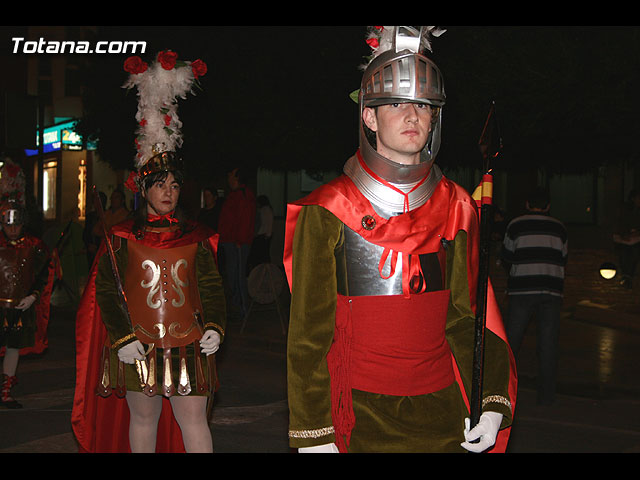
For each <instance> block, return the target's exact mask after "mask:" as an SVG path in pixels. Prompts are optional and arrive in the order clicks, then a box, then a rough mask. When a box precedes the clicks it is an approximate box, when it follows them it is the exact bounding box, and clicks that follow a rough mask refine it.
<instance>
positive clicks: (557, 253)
mask: <svg viewBox="0 0 640 480" xmlns="http://www.w3.org/2000/svg"><path fill="white" fill-rule="evenodd" d="M527 198H528V199H527V201H526V208H527V213H526V214H525V215H521V216H519V217H517V218H514V219H513V220H512V221H511V222H509V224H508V225H507V230H506V233H505V237H504V241H503V245H502V252H501V261H502V265H503V267H504V268H505V269H506V270H507V272H508V274H509V278H508V281H507V293H508V295H509V307H508V313H507V318H506V330H507V338H508V339H509V343H510V345H511V348H512V350H513V353H514V355H515V356H516V364H517V361H518V352H519V350H520V346H521V344H522V340H523V338H524V335H525V333H526V330H527V327H528V326H529V323H530V322H531V320H532V319H533V318H534V317H535V319H536V323H537V343H538V348H537V352H538V388H537V392H538V393H537V402H538V404H540V405H551V404H553V402H554V400H555V392H556V371H557V363H558V329H559V326H560V314H561V311H562V298H563V290H564V269H565V266H566V264H567V255H568V236H567V231H566V228H565V226H564V225H563V224H562V222H561V221H560V220H557V219H555V218H553V217H551V216H550V215H549V211H550V209H551V203H550V201H549V196H548V194H547V193H546V191H545V190H544V189H541V188H537V189H535V190H534V191H533V192H532V193H531V194H530V195H529V196H528V197H527Z"/></svg>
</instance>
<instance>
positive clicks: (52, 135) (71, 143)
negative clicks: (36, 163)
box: [25, 121, 96, 156]
mask: <svg viewBox="0 0 640 480" xmlns="http://www.w3.org/2000/svg"><path fill="white" fill-rule="evenodd" d="M75 125H76V122H75V121H71V122H64V123H59V124H57V125H53V126H52V127H48V128H45V129H44V148H43V150H44V153H49V152H57V151H59V150H82V137H81V136H80V135H78V134H77V133H76V132H75V130H74V127H75ZM39 144H40V136H39V135H38V136H37V138H36V145H39ZM95 148H96V146H95V144H94V143H92V142H88V143H87V150H95ZM25 153H26V154H27V156H32V155H37V154H38V149H35V150H30V149H25Z"/></svg>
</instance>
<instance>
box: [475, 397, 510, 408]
mask: <svg viewBox="0 0 640 480" xmlns="http://www.w3.org/2000/svg"><path fill="white" fill-rule="evenodd" d="M489 403H500V404H502V405H506V406H507V407H509V410H511V402H510V401H509V399H508V398H505V397H503V396H502V395H490V396H488V397H487V398H485V399H484V400H482V407H483V408H484V407H485V406H486V405H487V404H489Z"/></svg>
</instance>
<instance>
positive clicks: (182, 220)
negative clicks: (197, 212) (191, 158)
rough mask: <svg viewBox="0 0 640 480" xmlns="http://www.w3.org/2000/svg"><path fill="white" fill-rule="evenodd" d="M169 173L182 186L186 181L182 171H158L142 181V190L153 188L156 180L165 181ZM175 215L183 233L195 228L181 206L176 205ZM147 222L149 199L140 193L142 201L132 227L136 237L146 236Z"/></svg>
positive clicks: (134, 216)
mask: <svg viewBox="0 0 640 480" xmlns="http://www.w3.org/2000/svg"><path fill="white" fill-rule="evenodd" d="M169 173H173V178H175V180H176V182H178V184H179V185H180V187H182V184H183V183H184V174H183V173H182V172H181V171H175V172H156V173H151V174H149V175H147V176H146V177H145V178H144V180H143V181H142V187H141V190H144V191H146V190H148V189H149V188H151V187H152V186H153V185H154V184H155V183H156V182H162V181H164V180H165V179H166V178H167V176H169ZM173 217H174V218H175V219H176V220H178V227H179V230H180V231H181V232H182V235H184V234H185V233H187V232H189V231H191V230H193V226H192V225H191V224H190V222H188V221H187V219H186V217H185V215H184V213H183V212H182V209H180V207H176V210H175V212H174V214H173ZM146 222H147V199H146V198H144V197H143V196H142V195H140V202H139V204H138V208H136V211H135V213H134V215H133V226H132V227H131V231H132V233H133V234H134V235H135V236H136V238H142V237H144V228H145V225H146Z"/></svg>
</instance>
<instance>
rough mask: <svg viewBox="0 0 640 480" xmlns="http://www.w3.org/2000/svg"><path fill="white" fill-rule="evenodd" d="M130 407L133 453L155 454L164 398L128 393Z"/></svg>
mask: <svg viewBox="0 0 640 480" xmlns="http://www.w3.org/2000/svg"><path fill="white" fill-rule="evenodd" d="M127 404H128V405H129V413H130V421H129V443H130V444H131V451H132V452H133V453H155V451H156V437H157V434H158V421H159V420H160V414H161V413H162V397H161V396H156V397H148V396H147V395H145V394H144V393H140V392H127Z"/></svg>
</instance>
